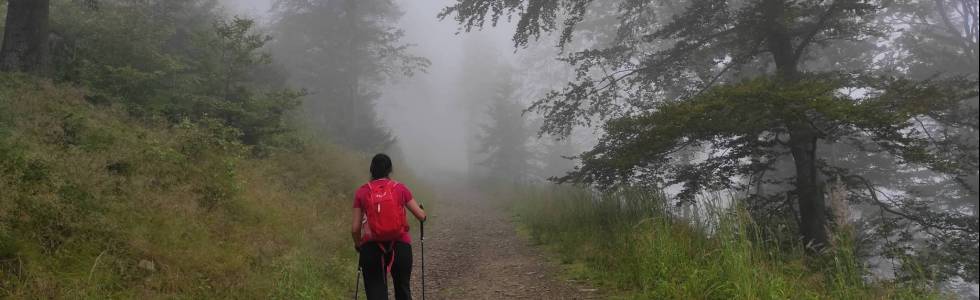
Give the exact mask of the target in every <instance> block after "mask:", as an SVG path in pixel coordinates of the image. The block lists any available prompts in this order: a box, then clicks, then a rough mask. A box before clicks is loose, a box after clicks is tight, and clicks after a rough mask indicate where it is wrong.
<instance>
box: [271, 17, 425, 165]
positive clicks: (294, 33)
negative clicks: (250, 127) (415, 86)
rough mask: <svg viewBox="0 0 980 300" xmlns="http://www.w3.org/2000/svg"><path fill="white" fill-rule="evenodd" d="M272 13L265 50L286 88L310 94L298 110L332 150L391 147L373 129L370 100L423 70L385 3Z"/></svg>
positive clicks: (381, 133) (378, 130) (375, 124)
mask: <svg viewBox="0 0 980 300" xmlns="http://www.w3.org/2000/svg"><path fill="white" fill-rule="evenodd" d="M274 10H275V12H276V21H275V22H274V25H273V29H274V31H275V33H276V34H275V36H276V40H275V41H274V43H273V50H274V53H275V54H276V56H277V57H281V58H282V61H283V62H284V65H285V66H286V68H287V69H288V70H289V71H290V73H291V75H292V76H291V81H292V83H294V84H296V85H298V86H300V87H303V88H306V89H307V90H308V91H309V92H310V95H309V96H308V97H307V98H306V100H307V101H305V103H306V107H305V109H304V111H305V112H306V113H307V114H308V115H307V116H306V119H307V120H309V121H310V122H311V123H312V125H313V127H314V128H317V129H319V130H321V131H322V133H324V134H326V135H328V137H329V138H331V139H333V140H334V141H335V142H338V143H340V144H344V145H348V146H351V147H353V148H355V149H358V150H363V151H383V150H385V149H386V148H388V147H390V146H391V145H392V144H393V143H394V139H393V137H392V136H391V134H390V133H389V132H388V131H387V130H386V129H385V128H384V127H383V126H382V125H381V124H379V123H380V122H379V120H377V116H376V113H375V111H374V102H375V101H376V100H377V99H378V97H379V95H380V86H381V85H382V84H383V83H384V82H386V81H389V80H394V79H396V78H399V77H402V76H411V75H412V74H414V72H418V71H422V70H425V68H426V67H427V66H428V65H429V61H428V60H426V59H425V58H422V57H418V56H414V55H411V54H410V53H409V51H408V50H409V49H410V47H411V45H408V44H404V43H402V42H401V38H402V37H403V36H404V33H403V32H402V31H401V30H400V29H397V28H396V27H395V26H394V24H395V23H396V22H397V20H398V18H399V17H400V15H401V12H400V11H399V10H398V7H397V5H396V4H395V3H394V2H393V1H391V0H379V1H355V0H316V1H307V0H280V1H276V3H275V6H274Z"/></svg>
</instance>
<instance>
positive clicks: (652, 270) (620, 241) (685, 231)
mask: <svg viewBox="0 0 980 300" xmlns="http://www.w3.org/2000/svg"><path fill="white" fill-rule="evenodd" d="M510 198H511V199H513V207H514V213H515V215H516V216H517V220H518V221H519V223H520V224H521V225H522V228H524V231H526V232H527V234H528V235H529V236H530V238H531V239H532V241H533V242H536V243H538V244H541V245H543V246H544V247H545V251H547V252H549V253H553V256H554V257H556V258H557V259H558V260H559V261H560V262H562V263H563V264H565V265H566V266H567V270H568V272H569V275H570V276H572V277H575V278H581V279H588V280H590V281H591V282H593V283H595V284H597V285H598V286H599V287H600V288H602V289H604V290H607V292H608V293H609V294H611V296H613V297H617V298H624V299H894V298H916V299H918V298H934V297H936V294H934V293H932V291H928V290H925V291H923V290H920V289H914V288H907V287H903V286H896V285H891V284H887V283H876V284H869V283H866V282H865V280H864V277H863V275H864V271H863V270H864V269H863V268H862V267H861V265H860V262H859V261H858V260H857V259H856V258H855V257H854V255H853V251H851V250H850V248H849V247H850V245H849V244H847V243H846V240H847V239H846V237H839V238H840V240H839V242H838V244H837V248H836V249H837V250H835V251H834V252H832V253H828V254H825V255H823V256H821V257H819V258H810V257H808V256H807V255H805V254H804V251H803V249H802V247H793V248H790V249H786V248H785V247H780V242H779V241H771V240H770V241H767V240H766V238H765V237H763V235H762V234H760V233H761V232H764V230H763V229H764V228H759V227H758V226H757V225H755V224H753V222H752V221H751V219H750V218H749V217H748V214H747V213H745V212H744V211H743V210H742V209H740V208H738V207H737V206H724V207H723V206H721V205H711V204H710V202H709V204H708V205H702V206H700V207H694V208H693V209H692V211H689V212H688V213H686V214H685V213H684V212H683V211H682V210H680V209H678V208H677V207H675V206H672V205H670V204H668V203H666V202H665V201H664V200H665V199H664V198H665V197H664V196H663V194H661V193H659V192H657V191H653V190H643V189H625V190H619V191H614V192H607V193H597V192H593V191H589V190H585V189H579V188H570V187H554V188H544V187H539V188H523V189H518V191H517V192H515V193H514V194H513V195H511V196H510ZM685 215H686V216H685Z"/></svg>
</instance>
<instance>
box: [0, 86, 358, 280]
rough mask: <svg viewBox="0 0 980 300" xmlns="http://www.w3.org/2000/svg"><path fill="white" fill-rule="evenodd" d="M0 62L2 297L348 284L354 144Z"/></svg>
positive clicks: (355, 170) (355, 180)
mask: <svg viewBox="0 0 980 300" xmlns="http://www.w3.org/2000/svg"><path fill="white" fill-rule="evenodd" d="M90 100H92V99H87V97H86V92H85V91H84V90H81V89H76V88H72V87H68V86H61V85H55V84H52V83H50V82H47V81H39V80H35V79H32V78H27V77H22V76H12V75H3V74H0V298H13V299H18V298H23V299H36V298H69V299H79V298H90V299H104V298H150V299H152V298H199V299H201V298H211V299H214V298H258V299H268V298H282V299H302V298H307V299H324V298H326V299H339V298H345V297H346V295H347V293H348V291H349V290H350V288H351V287H352V286H353V279H354V276H353V275H354V272H355V264H354V252H353V251H352V250H351V249H350V243H349V235H348V233H347V232H348V225H347V222H349V219H348V217H347V214H348V213H349V207H350V200H349V198H350V196H349V195H351V194H352V189H353V188H355V187H356V186H357V185H358V183H359V182H360V181H361V180H362V179H364V171H363V170H362V169H363V164H362V163H363V162H364V161H365V158H364V157H362V156H360V155H355V154H352V153H349V152H346V151H343V150H340V149H337V148H335V147H331V146H329V145H319V144H316V143H312V142H307V143H303V144H302V145H298V146H295V147H293V149H290V150H277V151H272V152H271V154H269V155H268V156H266V157H263V158H256V157H253V156H252V155H250V154H249V153H250V151H249V150H248V148H247V147H246V146H243V145H241V144H239V143H238V142H234V140H235V139H234V138H227V136H228V135H234V134H235V133H234V132H233V130H231V129H229V128H228V127H225V126H221V125H219V123H214V124H213V125H212V124H209V123H207V122H196V123H191V122H183V123H179V124H177V125H173V124H172V123H170V122H167V121H163V120H160V121H156V120H153V119H139V120H137V119H134V118H131V117H129V114H127V113H126V112H125V111H124V109H123V108H120V107H115V106H113V105H109V104H99V103H98V102H97V101H90Z"/></svg>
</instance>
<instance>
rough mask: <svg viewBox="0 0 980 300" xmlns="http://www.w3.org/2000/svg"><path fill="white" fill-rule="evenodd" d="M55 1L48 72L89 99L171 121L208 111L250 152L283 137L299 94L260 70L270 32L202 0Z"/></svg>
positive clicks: (198, 117) (266, 61) (280, 142)
mask: <svg viewBox="0 0 980 300" xmlns="http://www.w3.org/2000/svg"><path fill="white" fill-rule="evenodd" d="M54 5H55V6H57V9H55V10H54V11H56V12H57V14H56V15H54V16H53V18H52V20H53V26H52V28H54V32H56V33H57V34H58V35H59V38H58V39H57V41H56V43H55V44H56V46H55V47H54V49H53V60H54V62H55V66H56V68H55V69H56V76H55V78H57V79H58V80H64V81H69V82H75V83H80V84H83V85H85V86H87V87H90V88H91V89H92V90H93V92H94V93H93V95H90V96H89V97H90V99H92V100H93V102H97V103H106V102H113V103H125V104H126V105H127V107H128V109H129V110H130V111H131V112H132V113H134V115H137V116H142V117H146V118H152V117H153V116H164V117H165V118H167V119H169V120H170V121H171V122H174V123H179V122H182V121H183V120H184V119H190V120H191V121H194V122H198V121H204V120H208V119H216V120H219V121H220V122H222V123H224V124H225V125H227V126H230V127H232V128H235V129H237V130H238V131H240V136H238V137H237V138H236V139H238V140H240V141H241V142H242V143H244V144H247V145H250V146H254V148H253V151H254V153H255V154H259V155H264V154H266V153H267V152H268V151H269V149H270V148H275V147H281V146H284V145H285V144H287V143H288V141H286V138H285V137H284V136H283V134H284V133H287V132H289V131H290V129H289V126H287V121H288V120H289V112H290V111H291V110H292V109H294V108H296V107H297V106H298V105H299V104H300V101H299V99H300V97H302V96H303V95H304V93H303V92H300V91H296V90H292V89H289V88H288V87H285V86H283V85H281V84H277V83H276V80H269V78H265V76H267V75H268V74H267V73H268V72H267V71H268V70H267V69H268V68H269V66H270V65H271V63H272V60H271V56H270V54H268V53H265V52H263V48H264V47H265V46H266V43H268V42H269V40H270V39H271V37H269V36H268V35H264V34H260V33H257V32H256V30H257V29H256V26H255V22H254V21H252V20H250V19H245V18H240V17H233V18H230V19H225V18H224V17H221V16H219V15H218V14H217V13H216V11H215V9H214V2H213V1H205V0H185V1H176V2H170V1H149V2H133V3H129V2H127V1H120V2H115V1H106V2H102V3H100V4H99V5H98V6H97V7H90V6H88V5H86V4H85V3H81V2H78V1H59V2H56V3H55V4H54ZM148 16H149V17H148ZM279 81H281V80H279Z"/></svg>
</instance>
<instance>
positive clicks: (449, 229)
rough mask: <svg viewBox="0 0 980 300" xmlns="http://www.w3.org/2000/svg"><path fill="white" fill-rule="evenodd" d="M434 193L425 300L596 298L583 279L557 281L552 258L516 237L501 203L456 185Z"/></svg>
mask: <svg viewBox="0 0 980 300" xmlns="http://www.w3.org/2000/svg"><path fill="white" fill-rule="evenodd" d="M436 192H437V193H438V194H439V195H440V198H441V199H442V201H439V202H438V203H437V202H432V203H431V204H432V206H431V207H430V208H432V209H431V211H432V212H433V213H432V214H433V215H432V220H431V222H429V223H426V225H428V226H426V227H427V228H426V239H425V262H426V266H425V276H426V278H425V280H426V283H425V285H426V296H427V298H428V299H599V298H602V296H601V294H599V291H597V290H596V289H594V288H591V287H589V286H588V285H587V284H586V283H583V282H576V281H572V280H565V279H561V276H559V272H560V267H559V266H557V265H556V263H554V262H553V261H554V260H549V259H548V258H547V257H546V256H545V255H546V253H544V252H543V251H544V250H543V249H541V248H538V247H533V246H531V245H530V244H529V241H528V240H527V239H526V238H522V237H521V236H519V235H518V233H517V230H516V228H515V224H514V222H512V221H511V218H510V216H509V214H508V213H506V211H505V204H503V203H502V202H501V201H495V200H494V199H492V198H491V197H489V196H487V195H484V194H480V193H479V192H475V191H473V190H467V189H465V188H464V187H463V186H462V185H451V186H448V187H445V186H444V187H442V188H440V189H438V190H436ZM416 226H417V225H416ZM413 232H416V233H417V230H416V229H413ZM420 245H421V244H420V243H419V241H418V239H417V238H416V240H415V241H414V242H413V247H414V248H413V252H414V254H415V257H414V258H415V265H414V267H413V272H412V273H413V276H414V277H413V280H412V283H413V285H414V286H413V288H412V292H413V293H414V294H415V299H421V293H422V287H421V284H422V281H421V274H422V268H421V261H420V258H421V257H420V255H419V254H420V253H421V252H420V249H419V246H420Z"/></svg>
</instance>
